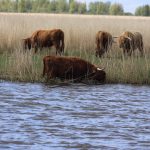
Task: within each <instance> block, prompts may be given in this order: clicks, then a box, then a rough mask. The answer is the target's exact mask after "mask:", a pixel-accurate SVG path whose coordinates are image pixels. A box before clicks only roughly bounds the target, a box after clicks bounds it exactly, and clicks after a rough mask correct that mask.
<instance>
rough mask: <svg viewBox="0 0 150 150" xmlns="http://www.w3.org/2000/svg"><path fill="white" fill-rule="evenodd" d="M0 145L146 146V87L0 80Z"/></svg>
mask: <svg viewBox="0 0 150 150" xmlns="http://www.w3.org/2000/svg"><path fill="white" fill-rule="evenodd" d="M0 118H1V120H0V149H3V150H4V149H7V150H9V149H10V150H12V149H17V150H20V149H30V150H39V149H44V150H46V149H48V150H49V149H58V150H59V149H60V150H62V149H74V150H76V149H85V150H86V149H90V150H95V149H106V150H107V149H108V150H116V149H124V150H126V149H136V150H137V149H139V150H141V149H142V150H147V149H150V143H149V141H150V87H149V86H132V85H95V86H94V85H89V86H87V85H84V84H75V85H69V86H57V87H54V88H52V87H51V86H49V85H44V84H31V83H11V82H2V81H1V82H0Z"/></svg>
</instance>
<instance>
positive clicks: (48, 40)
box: [24, 29, 64, 55]
mask: <svg viewBox="0 0 150 150" xmlns="http://www.w3.org/2000/svg"><path fill="white" fill-rule="evenodd" d="M52 46H54V47H55V48H56V55H57V54H59V55H61V53H64V32H63V31H62V30H61V29H53V30H37V31H35V32H34V33H33V34H32V35H31V37H29V38H26V39H24V48H25V49H27V48H28V49H29V50H30V49H31V48H34V49H35V53H36V52H37V51H38V49H40V50H42V49H43V48H50V47H52Z"/></svg>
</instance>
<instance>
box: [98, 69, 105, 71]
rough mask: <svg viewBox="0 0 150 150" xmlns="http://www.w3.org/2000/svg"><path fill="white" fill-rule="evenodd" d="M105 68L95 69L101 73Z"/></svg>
mask: <svg viewBox="0 0 150 150" xmlns="http://www.w3.org/2000/svg"><path fill="white" fill-rule="evenodd" d="M104 69H105V68H97V70H98V71H102V70H104Z"/></svg>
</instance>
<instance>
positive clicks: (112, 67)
mask: <svg viewBox="0 0 150 150" xmlns="http://www.w3.org/2000/svg"><path fill="white" fill-rule="evenodd" d="M35 22H36V23H35ZM149 24H150V18H148V17H147V18H146V17H133V16H132V17H129V16H128V17H126V16H125V17H124V16H117V17H116V16H92V15H67V14H66V15H63V14H58V15H57V14H28V13H24V14H19V13H17V14H16V13H0V35H1V36H0V79H4V80H9V81H22V82H42V83H44V82H45V79H44V78H42V76H41V75H42V70H43V61H42V60H43V57H44V56H46V55H49V54H52V55H53V54H55V49H53V48H52V49H51V50H47V49H43V51H42V52H38V53H37V54H34V52H33V50H32V51H30V52H29V51H28V52H27V53H24V52H23V49H22V39H23V38H26V37H28V36H30V35H31V34H32V33H33V32H34V31H35V30H38V29H53V28H61V29H62V30H63V31H64V33H65V56H78V57H81V58H83V59H86V60H88V61H89V62H91V63H93V64H96V65H98V66H99V67H104V68H105V71H106V74H107V81H106V83H122V84H126V83H127V84H147V85H150V44H149V39H150V34H149ZM99 30H105V31H108V32H110V33H111V34H112V35H113V36H118V35H120V34H121V33H122V32H124V31H131V32H132V31H133V32H135V31H138V32H140V33H142V35H143V40H144V50H145V57H139V53H138V51H136V52H135V55H133V56H132V57H123V55H122V50H121V49H119V48H118V46H117V45H115V44H114V45H113V47H112V50H110V51H109V52H108V54H106V55H105V56H104V57H103V58H96V57H95V34H96V33H97V31H99ZM56 82H57V81H56ZM58 82H59V81H58ZM52 83H55V81H54V80H53V81H52Z"/></svg>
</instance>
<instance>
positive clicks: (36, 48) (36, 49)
mask: <svg viewBox="0 0 150 150" xmlns="http://www.w3.org/2000/svg"><path fill="white" fill-rule="evenodd" d="M34 49H35V51H34V52H35V54H36V53H37V51H38V47H37V46H35V48H34Z"/></svg>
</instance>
